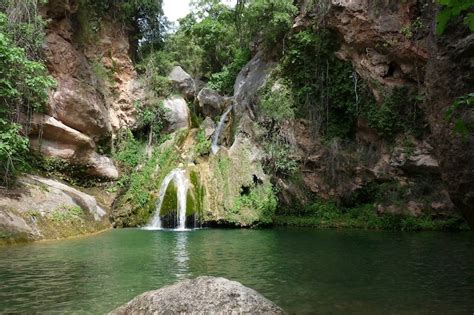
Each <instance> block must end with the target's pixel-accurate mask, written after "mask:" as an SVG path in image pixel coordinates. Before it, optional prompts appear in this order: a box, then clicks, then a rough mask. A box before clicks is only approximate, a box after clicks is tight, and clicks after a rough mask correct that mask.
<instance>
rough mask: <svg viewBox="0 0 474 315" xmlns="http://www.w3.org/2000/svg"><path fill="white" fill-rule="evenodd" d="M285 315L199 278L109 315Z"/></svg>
mask: <svg viewBox="0 0 474 315" xmlns="http://www.w3.org/2000/svg"><path fill="white" fill-rule="evenodd" d="M183 313H185V314H209V313H211V314H285V312H284V311H283V310H282V309H281V308H280V307H279V306H277V305H276V304H274V303H273V302H271V301H269V300H268V299H266V298H265V297H264V296H263V295H261V294H260V293H258V292H257V291H255V290H253V289H250V288H248V287H245V286H243V285H242V284H240V283H238V282H236V281H230V280H227V279H225V278H216V277H199V278H196V279H191V280H183V281H180V282H178V283H176V284H173V285H170V286H166V287H163V288H161V289H159V290H154V291H148V292H145V293H143V294H141V295H139V296H137V297H135V298H134V299H133V300H131V301H130V302H128V303H127V304H125V305H122V306H121V307H119V308H117V309H115V310H113V311H112V312H110V313H109V314H111V315H122V314H183Z"/></svg>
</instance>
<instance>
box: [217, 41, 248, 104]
mask: <svg viewBox="0 0 474 315" xmlns="http://www.w3.org/2000/svg"><path fill="white" fill-rule="evenodd" d="M249 60H250V50H248V49H239V50H238V51H237V53H236V55H235V57H234V60H233V61H232V62H231V63H230V64H229V65H225V66H224V67H223V68H222V71H220V72H217V73H213V74H212V75H211V79H210V80H209V82H208V85H209V87H210V88H211V89H214V90H217V91H220V92H222V93H225V94H230V95H231V94H233V92H234V83H235V79H236V78H237V75H238V74H239V72H240V70H242V68H243V67H244V66H245V65H246V64H247V62H248V61H249Z"/></svg>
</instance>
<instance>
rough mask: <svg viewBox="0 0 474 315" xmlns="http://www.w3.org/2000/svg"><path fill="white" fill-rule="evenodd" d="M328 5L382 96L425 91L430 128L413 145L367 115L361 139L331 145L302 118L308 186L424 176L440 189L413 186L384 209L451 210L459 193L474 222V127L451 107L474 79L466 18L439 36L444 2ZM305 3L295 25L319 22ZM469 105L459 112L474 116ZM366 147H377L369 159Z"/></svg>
mask: <svg viewBox="0 0 474 315" xmlns="http://www.w3.org/2000/svg"><path fill="white" fill-rule="evenodd" d="M327 5H328V6H327V7H326V8H325V9H326V10H327V11H326V12H325V13H326V15H325V17H324V23H325V26H326V27H328V28H330V29H332V30H333V31H335V32H336V34H337V35H338V37H339V39H340V42H341V47H340V50H339V51H338V52H337V56H338V57H339V58H340V59H343V60H347V61H350V62H351V63H352V65H353V66H354V68H355V69H356V71H357V73H358V74H359V75H360V76H361V78H363V79H364V80H366V81H367V82H368V83H369V87H370V88H371V90H372V92H373V94H374V95H375V97H376V99H377V100H380V99H381V98H382V95H383V93H384V91H387V88H389V89H390V88H394V87H408V88H409V89H415V90H417V91H418V93H419V94H420V95H425V99H424V101H423V102H422V104H421V106H420V107H421V109H422V111H423V114H424V117H425V120H426V122H427V127H428V128H427V130H428V132H426V133H425V134H424V136H423V137H422V138H421V139H417V140H415V139H411V140H410V142H411V144H410V146H408V147H407V145H406V144H403V143H402V142H400V141H395V146H393V145H390V144H388V143H386V142H385V141H384V140H383V139H381V138H380V137H379V136H378V135H377V133H376V132H375V130H373V129H371V128H370V127H368V126H367V123H366V121H364V119H359V122H358V127H357V129H358V130H357V145H356V147H355V148H344V146H343V145H340V146H338V145H336V144H335V145H333V146H330V147H329V150H328V149H327V148H326V149H321V148H320V146H318V142H317V141H311V137H310V136H309V135H308V133H307V130H308V126H305V122H304V121H301V122H299V123H296V124H295V125H294V126H293V129H294V132H296V133H297V136H296V139H299V141H298V147H299V148H301V149H302V153H303V154H302V157H303V158H302V161H303V165H304V166H303V169H304V170H303V173H304V182H305V184H306V186H307V187H308V188H309V189H310V190H311V191H313V192H315V193H318V194H323V196H331V195H332V196H336V197H342V196H343V195H344V193H346V194H347V193H350V192H356V191H357V190H358V189H359V188H361V187H363V186H365V185H367V183H370V182H373V181H378V182H380V181H388V180H390V179H395V180H396V181H397V182H398V183H400V184H401V185H402V186H405V187H411V190H414V189H415V190H416V186H418V187H419V186H420V184H422V183H421V182H420V180H422V181H423V180H424V181H427V182H426V183H425V185H429V186H431V187H432V188H431V189H432V190H433V192H432V193H429V194H428V195H427V193H428V192H427V191H426V192H425V193H423V194H422V196H420V195H418V196H416V195H415V194H408V195H406V196H405V198H404V199H405V200H406V201H407V203H405V204H403V205H402V206H401V207H400V206H398V207H397V206H395V205H385V206H382V205H380V207H379V209H380V211H389V212H393V211H395V212H396V211H402V210H403V209H408V210H409V212H411V213H412V214H414V215H416V214H417V213H420V212H421V211H423V210H428V211H434V212H435V213H436V212H438V213H449V212H451V211H452V210H453V209H454V207H453V204H452V203H451V200H452V201H453V202H454V204H455V205H456V207H457V208H458V209H459V210H461V211H462V213H463V215H464V217H465V218H466V219H468V221H470V223H471V224H472V223H473V221H472V220H473V219H472V218H473V216H472V210H473V208H472V205H473V202H472V195H473V192H472V189H473V187H474V185H473V183H472V176H471V174H472V170H473V169H474V164H473V163H472V154H474V151H473V150H472V136H473V135H472V132H470V133H469V135H468V136H467V137H464V138H462V137H461V136H459V135H458V134H455V133H454V132H453V124H452V122H450V121H449V120H448V119H447V118H446V115H445V113H446V111H447V110H448V109H449V107H450V106H451V105H452V104H453V102H454V101H455V99H456V97H458V96H460V95H465V94H467V93H468V92H470V90H469V89H470V88H472V86H473V75H472V73H473V72H472V65H473V62H472V61H473V59H472V57H471V56H472V51H473V49H474V42H473V35H472V34H471V33H470V32H469V30H467V28H466V27H463V26H459V25H460V24H458V26H456V27H452V29H449V30H448V31H447V32H446V35H443V36H435V35H434V27H435V25H434V16H435V14H436V10H437V7H436V5H434V4H433V3H431V2H430V1H416V0H412V1H403V2H399V1H384V2H381V1H378V2H373V1H369V0H356V1H341V0H332V1H328V4H327ZM302 7H303V10H302V11H303V12H302V14H301V15H300V16H299V17H298V18H297V20H296V23H295V26H294V27H295V29H300V28H304V27H307V26H308V25H310V24H314V22H315V19H317V17H318V14H320V11H318V10H313V11H311V10H309V9H308V8H309V7H308V5H307V4H306V6H305V5H303V6H302ZM319 9H321V8H319ZM400 106H402V104H400ZM461 111H462V112H461V113H458V115H460V116H462V117H463V119H465V120H466V121H472V114H473V112H472V109H462V110H461ZM331 148H332V150H331ZM331 151H333V152H331ZM337 151H339V153H338V152H337ZM361 152H365V153H364V155H367V154H369V155H370V156H368V159H366V160H367V161H366V162H363V161H364V159H362V156H361V155H360V154H359V153H361ZM335 159H336V160H338V161H339V162H338V163H336V164H334V162H331V163H330V164H332V166H331V165H328V164H327V163H324V161H331V160H332V161H335ZM370 160H372V161H370ZM328 167H329V168H332V169H333V171H332V177H338V183H339V185H338V187H335V186H334V185H331V183H330V181H328V180H325V179H324V177H325V176H324V173H325V170H327V169H328ZM334 169H335V170H334ZM326 177H327V176H326ZM341 189H342V191H338V190H341ZM448 193H449V197H448ZM420 199H423V200H420ZM450 199H451V200H450ZM427 200H431V201H430V202H429V203H427V202H426V201H427ZM397 208H398V210H396V209H397Z"/></svg>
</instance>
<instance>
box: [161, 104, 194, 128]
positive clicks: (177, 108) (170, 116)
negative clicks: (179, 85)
mask: <svg viewBox="0 0 474 315" xmlns="http://www.w3.org/2000/svg"><path fill="white" fill-rule="evenodd" d="M163 106H164V107H165V108H166V109H167V110H168V111H167V113H166V120H167V121H168V126H167V131H168V132H174V131H177V130H179V129H182V128H189V125H190V116H191V115H190V112H189V107H188V104H187V103H186V101H185V99H184V98H182V97H181V96H173V97H171V98H168V99H166V100H165V101H164V102H163Z"/></svg>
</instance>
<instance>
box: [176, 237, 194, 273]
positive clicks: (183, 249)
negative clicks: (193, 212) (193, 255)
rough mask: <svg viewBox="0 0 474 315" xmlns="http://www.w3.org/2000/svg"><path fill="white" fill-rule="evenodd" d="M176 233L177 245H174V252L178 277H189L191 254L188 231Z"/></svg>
mask: <svg viewBox="0 0 474 315" xmlns="http://www.w3.org/2000/svg"><path fill="white" fill-rule="evenodd" d="M175 235H176V246H175V247H174V250H173V254H174V259H175V261H176V272H177V273H176V278H178V279H179V280H182V279H185V278H188V277H189V275H190V272H189V265H188V261H189V254H188V249H187V244H188V233H187V232H178V233H175Z"/></svg>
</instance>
